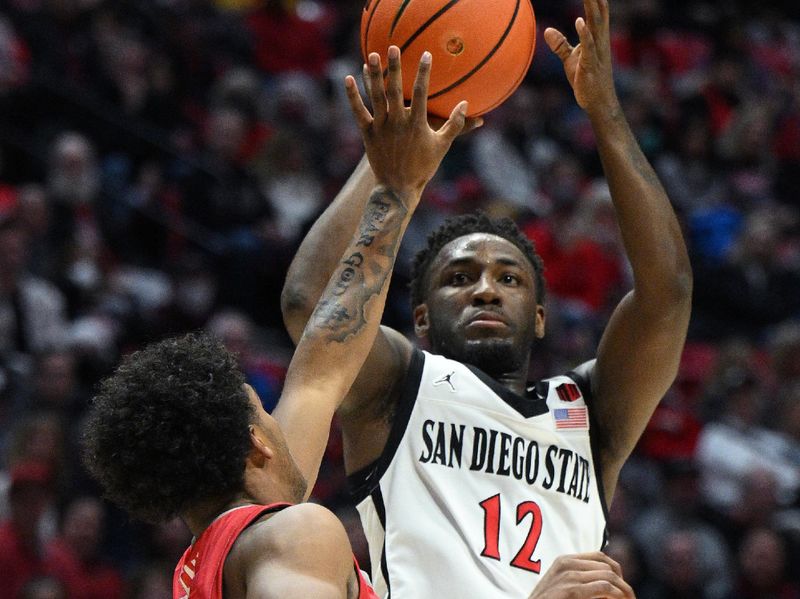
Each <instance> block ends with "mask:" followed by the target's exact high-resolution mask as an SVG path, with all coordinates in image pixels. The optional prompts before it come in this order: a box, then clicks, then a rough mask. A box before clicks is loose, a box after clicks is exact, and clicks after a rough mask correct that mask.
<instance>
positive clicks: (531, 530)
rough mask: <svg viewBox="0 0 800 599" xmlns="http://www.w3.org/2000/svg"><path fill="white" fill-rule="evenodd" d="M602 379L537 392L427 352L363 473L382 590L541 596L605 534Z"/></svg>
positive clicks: (362, 491) (364, 508) (415, 361)
mask: <svg viewBox="0 0 800 599" xmlns="http://www.w3.org/2000/svg"><path fill="white" fill-rule="evenodd" d="M588 394H589V389H588V382H587V381H584V380H582V378H581V377H579V376H577V375H575V374H574V373H570V374H569V375H564V376H557V377H554V378H551V379H548V380H545V381H541V382H538V383H536V384H534V385H532V386H531V388H530V389H529V392H528V395H527V397H520V396H518V395H516V394H514V393H513V392H511V391H510V390H508V389H506V388H504V387H502V386H501V385H500V384H499V383H497V382H496V381H494V380H493V379H491V378H490V377H489V376H487V375H486V374H484V373H482V372H481V371H479V370H477V369H475V368H472V367H470V366H466V365H464V364H462V363H460V362H455V361H453V360H448V359H447V358H444V357H442V356H437V355H433V354H429V353H427V352H422V351H419V350H417V351H415V352H414V355H413V357H412V360H411V365H410V367H409V374H408V377H407V379H406V383H405V389H404V390H403V393H402V396H401V398H400V400H399V403H398V406H397V409H396V413H395V417H394V420H393V423H392V430H391V432H390V434H389V439H388V442H387V445H386V449H385V450H384V453H383V455H382V456H381V457H380V458H379V459H378V460H377V461H376V462H375V463H374V464H373V465H372V466H370V467H369V468H366V469H364V470H362V471H361V472H358V473H355V474H354V475H352V476H351V477H350V482H351V485H352V490H353V494H354V497H355V500H356V502H357V508H358V511H359V513H360V515H361V521H362V524H363V527H364V532H365V534H366V537H367V540H368V541H369V550H370V558H371V560H372V580H373V583H374V587H375V590H376V592H377V593H378V594H379V595H380V596H382V597H391V598H392V599H419V598H420V597H442V598H457V599H470V598H475V599H488V598H491V599H500V598H506V597H508V598H515V599H525V598H527V597H528V596H529V595H530V593H531V591H532V590H533V588H534V587H535V586H536V584H537V582H538V581H539V579H540V578H541V576H542V575H544V573H545V572H546V571H547V569H548V568H549V567H550V566H551V564H552V563H553V561H554V560H555V559H556V558H557V557H558V556H559V555H562V554H565V553H578V552H585V551H596V550H599V549H601V548H602V546H603V544H604V542H605V523H606V512H607V510H606V507H605V500H604V497H603V492H602V482H601V479H600V477H599V470H598V469H597V462H596V461H595V460H594V459H593V456H592V448H591V444H590V437H589V424H590V418H589V411H588V410H589V408H588V407H587V403H586V399H587V396H588Z"/></svg>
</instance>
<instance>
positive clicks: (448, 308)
mask: <svg viewBox="0 0 800 599" xmlns="http://www.w3.org/2000/svg"><path fill="white" fill-rule="evenodd" d="M414 323H415V328H416V331H417V334H418V335H420V336H427V337H428V338H429V340H430V344H431V348H432V349H433V350H434V351H435V352H437V353H440V354H442V355H444V356H447V357H449V358H453V359H456V360H459V361H461V362H466V363H468V364H473V365H475V366H477V367H478V368H480V369H481V370H484V371H485V372H487V373H488V374H490V375H493V376H498V375H500V374H504V373H509V372H513V371H516V370H519V369H521V368H524V367H525V366H526V365H527V360H528V356H529V353H530V347H531V344H532V343H533V341H534V340H535V339H536V338H537V337H542V336H543V335H544V308H543V307H542V306H539V305H537V304H536V279H535V273H534V270H533V266H532V265H531V264H530V262H529V261H528V259H527V258H526V257H525V255H524V254H523V253H522V251H521V250H520V249H519V248H517V247H516V246H515V245H514V244H513V243H511V242H509V241H507V240H505V239H503V238H502V237H498V236H497V235H490V234H487V233H473V234H470V235H465V236H463V237H459V238H457V239H454V240H453V241H451V242H450V243H448V244H447V245H445V246H444V247H443V248H442V249H441V251H440V252H439V254H438V256H437V257H436V258H435V259H434V261H433V263H432V264H431V268H430V271H429V275H428V295H427V298H426V301H425V303H424V304H421V305H420V306H417V308H415V310H414Z"/></svg>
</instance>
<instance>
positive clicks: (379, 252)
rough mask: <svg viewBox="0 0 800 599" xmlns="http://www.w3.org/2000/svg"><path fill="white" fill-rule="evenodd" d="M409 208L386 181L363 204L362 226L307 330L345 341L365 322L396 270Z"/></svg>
mask: <svg viewBox="0 0 800 599" xmlns="http://www.w3.org/2000/svg"><path fill="white" fill-rule="evenodd" d="M407 214H408V208H407V207H406V206H405V204H404V203H403V200H402V198H401V197H400V196H399V195H398V194H397V193H395V192H394V191H392V190H390V189H387V188H385V187H380V188H377V189H376V190H375V191H373V193H372V195H371V196H370V198H369V201H368V202H367V205H366V207H365V208H364V215H363V216H362V218H361V223H360V225H359V230H358V232H357V233H356V235H355V236H354V238H353V241H352V242H351V243H350V246H349V248H348V250H347V252H346V255H347V257H346V258H344V259H343V260H342V261H341V262H340V263H339V265H338V267H337V269H336V271H335V273H334V276H333V277H332V278H331V281H330V283H328V286H327V288H326V289H325V292H324V293H323V295H322V298H321V299H320V302H319V304H318V305H317V308H316V309H315V310H314V314H313V315H312V316H311V320H310V321H309V326H308V328H307V329H306V332H305V334H306V335H311V336H322V337H323V338H324V339H325V340H326V341H328V342H336V343H343V342H345V341H346V340H347V339H348V337H350V336H351V335H357V334H358V333H359V331H361V330H362V329H363V328H364V326H365V325H366V324H367V319H366V306H367V303H368V302H369V300H370V299H371V298H372V297H374V296H376V295H379V294H380V293H381V291H382V290H383V288H384V285H386V284H387V280H388V278H389V275H390V273H391V271H392V266H393V265H394V261H395V258H396V256H397V249H398V246H399V245H400V238H401V232H402V228H403V222H404V221H405V218H406V216H407Z"/></svg>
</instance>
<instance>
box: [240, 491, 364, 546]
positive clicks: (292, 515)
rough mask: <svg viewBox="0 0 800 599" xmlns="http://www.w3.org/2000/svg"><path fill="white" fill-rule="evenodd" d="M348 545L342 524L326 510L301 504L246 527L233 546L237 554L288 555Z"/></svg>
mask: <svg viewBox="0 0 800 599" xmlns="http://www.w3.org/2000/svg"><path fill="white" fill-rule="evenodd" d="M342 545H347V546H349V541H348V539H347V533H346V532H345V530H344V526H343V525H342V523H341V522H340V521H339V519H338V518H337V517H336V515H335V514H334V513H333V512H331V511H330V510H329V509H327V508H325V507H323V506H321V505H318V504H315V503H301V504H298V505H293V506H290V507H287V508H285V509H283V510H281V511H280V512H277V513H276V514H273V515H270V516H267V517H265V518H263V519H261V520H259V521H257V522H256V523H254V524H253V525H251V526H249V527H248V528H246V529H245V530H244V531H243V532H242V534H241V535H239V538H238V539H237V541H236V544H235V545H234V550H235V551H236V552H237V553H243V554H249V553H256V554H261V555H275V556H277V555H286V556H287V557H291V555H293V554H295V553H297V552H305V551H307V550H313V549H314V548H316V549H319V550H325V549H326V547H331V548H338V547H340V546H342Z"/></svg>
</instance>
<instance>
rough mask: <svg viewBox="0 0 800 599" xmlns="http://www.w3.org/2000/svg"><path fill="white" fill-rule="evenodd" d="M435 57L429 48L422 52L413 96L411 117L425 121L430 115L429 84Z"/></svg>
mask: <svg viewBox="0 0 800 599" xmlns="http://www.w3.org/2000/svg"><path fill="white" fill-rule="evenodd" d="M432 60H433V57H432V56H431V53H430V52H428V51H427V50H426V51H425V52H423V53H422V56H421V57H420V59H419V67H418V68H417V78H416V79H414V92H413V95H412V97H411V118H413V119H416V120H418V121H424V120H425V118H426V117H427V115H428V84H429V83H430V80H431V61H432Z"/></svg>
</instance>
